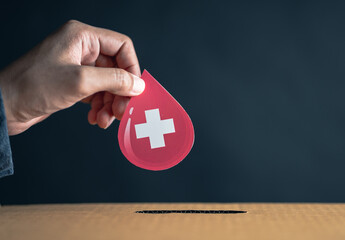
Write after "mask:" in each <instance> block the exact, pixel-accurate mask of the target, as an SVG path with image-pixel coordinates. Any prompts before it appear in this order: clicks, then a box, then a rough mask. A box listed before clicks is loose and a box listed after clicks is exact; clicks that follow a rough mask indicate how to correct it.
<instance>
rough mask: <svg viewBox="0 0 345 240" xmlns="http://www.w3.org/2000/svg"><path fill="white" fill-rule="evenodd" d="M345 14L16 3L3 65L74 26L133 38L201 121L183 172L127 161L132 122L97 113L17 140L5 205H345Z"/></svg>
mask: <svg viewBox="0 0 345 240" xmlns="http://www.w3.org/2000/svg"><path fill="white" fill-rule="evenodd" d="M325 2H326V1H325ZM330 2H332V1H330ZM344 10H345V6H344V4H343V1H339V2H338V3H335V2H334V1H333V3H327V4H326V3H322V2H316V1H309V2H307V1H272V2H262V1H254V0H253V1H241V3H232V2H230V1H222V2H221V1H180V2H179V1H128V0H126V1H108V2H106V1H91V0H84V1H66V0H65V1H41V2H33V1H28V2H18V1H13V3H9V1H7V3H6V4H2V6H1V15H0V22H1V24H0V26H1V40H0V42H1V45H0V46H1V57H0V67H1V68H3V67H5V66H6V65H7V64H9V63H10V62H12V61H14V60H15V59H17V58H18V57H20V56H21V55H22V54H24V53H25V52H27V51H28V50H30V49H31V48H32V47H34V46H35V45H36V44H37V43H39V42H40V41H41V40H42V39H44V38H45V37H46V36H47V35H48V34H49V33H51V32H52V31H54V30H55V29H56V28H58V27H59V26H60V25H62V24H63V23H64V22H66V21H67V20H69V19H77V20H80V21H82V22H86V23H88V24H91V25H95V26H99V27H104V28H109V29H113V30H115V31H119V32H122V33H125V34H127V35H129V36H130V37H131V38H132V39H133V41H134V44H135V47H136V50H137V55H138V58H139V61H140V63H141V67H142V69H143V68H146V69H148V70H149V71H150V72H151V74H152V75H153V76H154V77H156V78H157V79H158V80H159V81H160V82H161V83H162V85H163V86H165V87H166V89H168V90H169V92H170V93H171V94H172V95H173V96H174V97H175V98H176V99H177V100H178V101H179V102H180V103H181V104H182V106H184V108H185V109H186V111H187V112H188V113H189V115H190V116H191V118H192V120H193V123H194V127H195V133H196V141H195V145H194V147H193V149H192V151H191V153H190V154H189V155H188V156H187V158H186V159H185V160H184V161H183V162H181V163H180V164H179V165H177V166H176V167H174V168H172V169H169V170H166V171H161V172H151V171H146V170H142V169H140V168H137V167H135V166H134V165H132V164H130V163H129V162H128V161H127V160H126V159H125V158H124V157H123V156H122V154H121V152H120V150H119V146H118V142H117V129H118V125H119V123H118V122H116V123H115V124H113V125H112V126H111V127H110V128H109V129H108V130H102V129H99V128H98V127H95V126H91V125H89V124H88V122H87V111H88V109H89V106H87V105H83V104H77V105H75V106H73V107H72V108H70V109H67V110H65V111H61V112H58V113H56V114H54V115H53V116H51V117H50V118H49V119H47V120H46V121H44V122H42V123H40V124H38V125H36V126H34V127H32V128H31V129H29V130H28V131H26V132H25V133H23V134H20V135H18V136H14V137H11V144H12V151H13V159H14V164H15V175H14V176H10V177H6V178H3V179H0V201H1V203H3V204H14V203H17V204H18V203H55V202H56V203H62V202H127V201H128V202H133V201H134V202H141V201H144V202H146V201H149V202H160V201H166V202H170V201H174V202H175V201H178V202H187V201H199V202H203V201H210V202H213V201H216V202H234V201H235V202H237V201H246V202H250V201H270V202H280V201H283V202H285V201H286V202H290V201H310V202H344V201H345V191H344V183H345V174H344V169H345V94H344V91H345V67H344V66H345V14H344ZM61 77H63V76H61Z"/></svg>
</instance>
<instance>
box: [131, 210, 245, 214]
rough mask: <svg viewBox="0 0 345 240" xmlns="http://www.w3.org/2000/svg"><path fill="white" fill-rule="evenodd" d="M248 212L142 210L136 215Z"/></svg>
mask: <svg viewBox="0 0 345 240" xmlns="http://www.w3.org/2000/svg"><path fill="white" fill-rule="evenodd" d="M246 212H247V211H239V210H141V211H136V212H135V213H146V214H168V213H193V214H194V213H196V214H237V213H246Z"/></svg>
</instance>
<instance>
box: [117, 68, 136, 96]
mask: <svg viewBox="0 0 345 240" xmlns="http://www.w3.org/2000/svg"><path fill="white" fill-rule="evenodd" d="M114 75H115V76H114V77H115V79H116V81H115V84H116V86H115V89H117V90H118V91H119V92H120V91H121V92H122V91H128V90H130V89H131V87H132V85H133V84H132V82H133V80H132V77H131V76H130V74H129V73H128V72H127V71H125V70H123V69H116V70H115V71H114Z"/></svg>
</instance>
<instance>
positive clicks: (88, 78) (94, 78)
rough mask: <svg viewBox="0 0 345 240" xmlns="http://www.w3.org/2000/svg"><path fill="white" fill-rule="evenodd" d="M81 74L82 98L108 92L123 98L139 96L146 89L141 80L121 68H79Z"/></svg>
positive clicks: (80, 88) (80, 92)
mask: <svg viewBox="0 0 345 240" xmlns="http://www.w3.org/2000/svg"><path fill="white" fill-rule="evenodd" d="M79 68H80V69H81V70H80V71H81V74H80V78H79V81H78V80H77V82H78V83H77V88H78V90H79V94H80V95H81V96H90V95H92V94H94V93H96V92H101V91H108V92H110V93H112V94H116V95H121V96H137V95H139V94H141V93H142V92H143V91H144V89H145V82H144V80H142V79H141V78H139V77H137V76H135V75H133V74H131V73H129V72H127V71H125V70H123V69H120V68H101V67H90V66H79Z"/></svg>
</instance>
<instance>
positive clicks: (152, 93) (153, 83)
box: [118, 70, 194, 171]
mask: <svg viewBox="0 0 345 240" xmlns="http://www.w3.org/2000/svg"><path fill="white" fill-rule="evenodd" d="M141 78H142V79H143V80H144V81H145V84H146V87H145V90H144V92H143V93H142V94H141V95H139V96H137V97H132V98H131V100H130V101H129V104H128V107H127V109H126V111H125V113H124V115H123V117H122V120H121V122H120V127H119V132H118V139H119V144H120V148H121V151H122V153H123V155H125V157H126V158H127V159H128V160H129V161H130V162H131V163H133V164H134V165H136V166H138V167H141V168H144V169H148V170H156V171H157V170H164V169H168V168H171V167H173V166H175V165H176V164H178V163H179V162H181V161H182V160H183V159H184V158H185V157H186V156H187V155H188V153H189V152H190V150H191V149H192V146H193V143H194V129H193V124H192V121H191V119H190V118H189V116H188V114H187V113H186V111H185V110H184V109H183V108H182V106H181V105H180V104H179V103H178V102H177V101H176V100H175V99H174V98H173V97H172V96H171V95H170V94H169V93H168V92H167V91H166V90H165V89H164V88H163V87H162V85H160V84H159V83H158V82H157V80H156V79H154V78H153V77H152V76H151V75H150V74H149V73H148V72H147V71H146V70H144V72H143V74H142V76H141Z"/></svg>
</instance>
